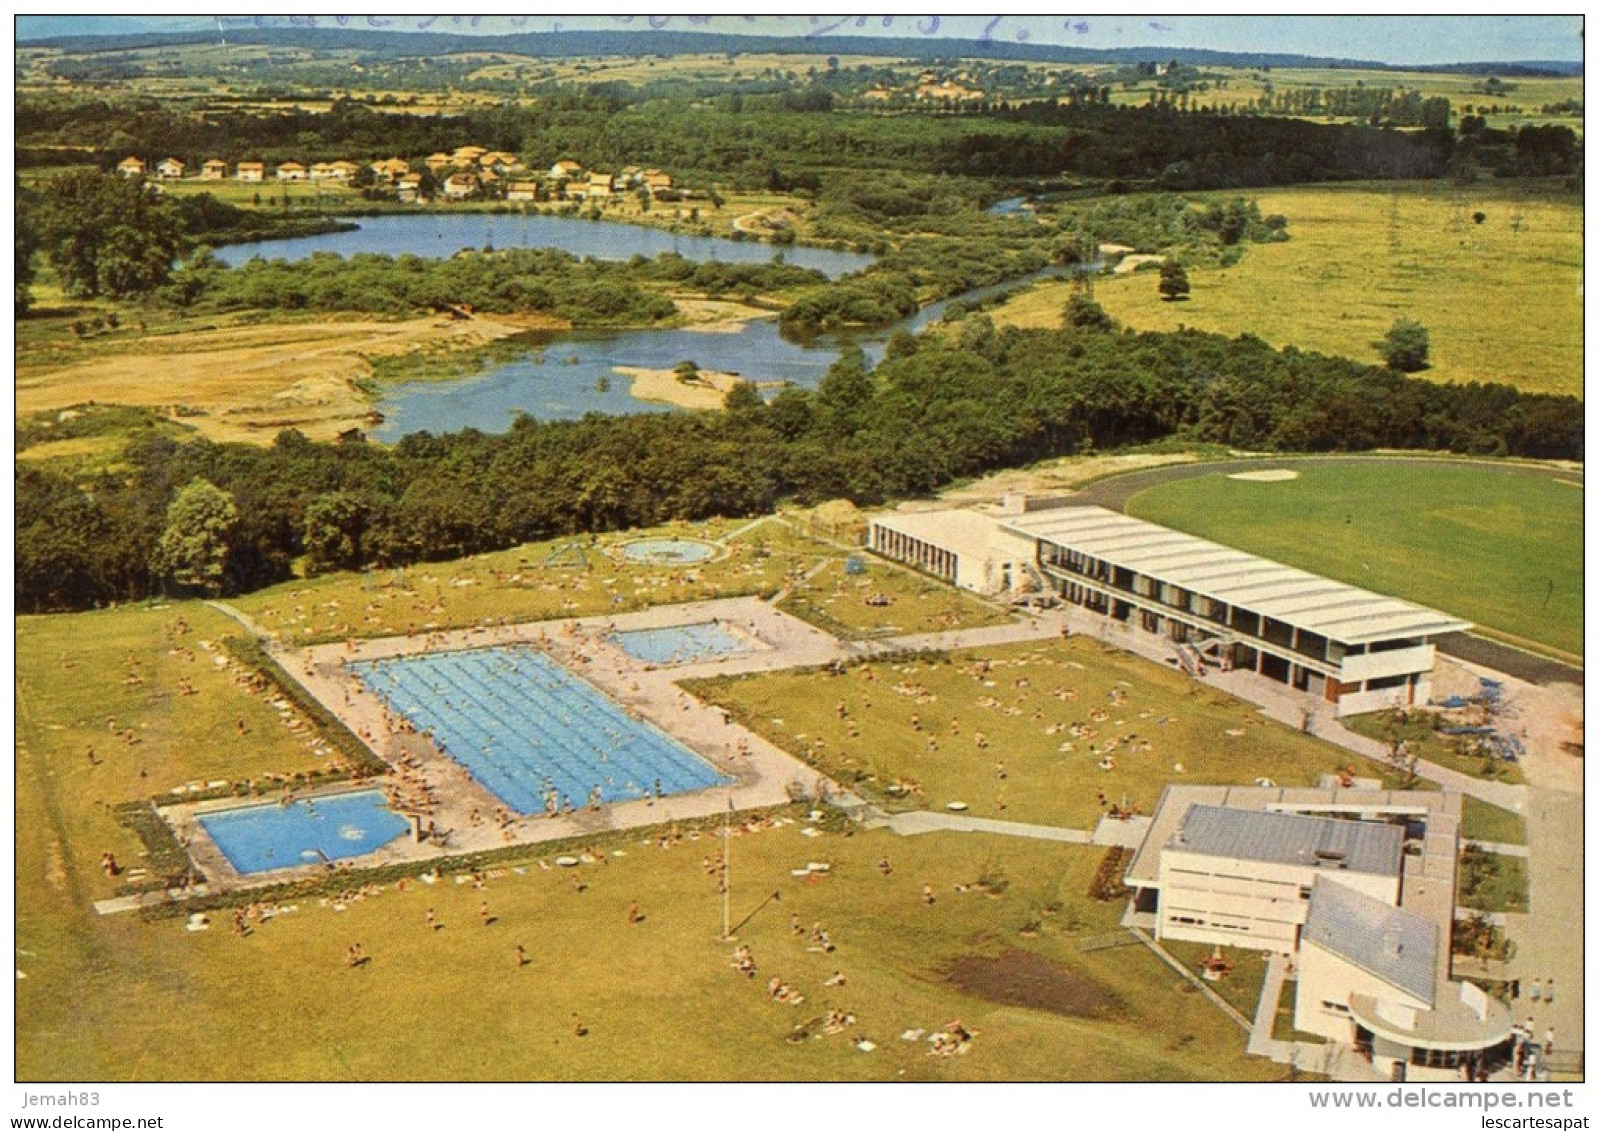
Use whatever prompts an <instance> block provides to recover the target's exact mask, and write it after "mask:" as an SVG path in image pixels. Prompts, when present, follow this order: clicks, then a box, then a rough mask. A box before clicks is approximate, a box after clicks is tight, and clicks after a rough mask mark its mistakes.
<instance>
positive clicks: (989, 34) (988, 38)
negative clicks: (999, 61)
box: [977, 16, 1005, 43]
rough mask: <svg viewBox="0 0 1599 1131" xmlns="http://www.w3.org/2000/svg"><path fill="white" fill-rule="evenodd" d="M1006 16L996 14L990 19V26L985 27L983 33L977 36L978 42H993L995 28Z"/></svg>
mask: <svg viewBox="0 0 1599 1131" xmlns="http://www.w3.org/2000/svg"><path fill="white" fill-rule="evenodd" d="M1004 18H1005V17H1004V16H995V17H994V18H993V19H991V20H989V21H988V26H987V27H985V28H984V29H983V34H982V35H980V36H978V37H977V42H978V43H992V42H994V29H995V28H997V27H998V26H999V23H1000V21H1001V20H1003V19H1004Z"/></svg>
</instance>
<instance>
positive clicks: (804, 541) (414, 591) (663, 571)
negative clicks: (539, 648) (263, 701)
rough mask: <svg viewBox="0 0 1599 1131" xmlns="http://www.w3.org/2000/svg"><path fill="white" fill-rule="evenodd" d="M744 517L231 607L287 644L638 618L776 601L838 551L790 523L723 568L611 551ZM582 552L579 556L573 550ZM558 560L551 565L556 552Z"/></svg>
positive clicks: (344, 577) (479, 559)
mask: <svg viewBox="0 0 1599 1131" xmlns="http://www.w3.org/2000/svg"><path fill="white" fill-rule="evenodd" d="M747 525H748V524H747V523H746V522H744V521H742V520H716V521H712V522H705V523H695V524H689V523H681V524H676V525H674V526H671V527H662V528H659V529H657V530H655V531H653V532H640V531H629V532H626V533H621V534H606V535H597V536H590V535H581V536H575V537H571V538H557V539H553V540H551V541H549V542H537V543H531V544H528V545H525V546H518V547H515V548H513V549H510V550H502V551H499V552H497V553H492V554H480V555H477V556H475V557H470V558H463V559H461V560H459V561H453V562H440V563H430V564H423V565H415V566H407V567H406V568H405V569H404V570H401V571H393V570H380V571H374V572H373V573H372V574H371V575H369V576H366V575H359V574H350V573H337V574H327V575H325V576H322V577H317V578H313V579H311V580H307V581H296V582H285V583H283V584H281V585H277V586H273V587H272V588H270V589H262V590H259V591H257V592H255V593H251V594H248V595H246V596H242V597H239V598H237V599H236V600H234V601H233V602H232V603H233V604H234V605H236V606H237V607H238V608H240V609H242V610H244V611H245V612H247V613H248V614H249V615H250V616H252V617H254V618H255V619H256V620H257V622H258V623H260V624H261V626H262V627H264V628H266V629H267V630H269V631H271V632H274V633H276V634H278V635H279V636H280V637H281V638H282V639H284V640H285V641H291V642H294V643H306V642H310V641H327V640H340V639H344V638H346V637H351V636H356V637H365V636H392V635H395V634H397V633H403V632H406V631H408V630H410V629H413V628H414V629H428V630H431V629H434V628H463V627H469V626H472V625H477V624H484V623H493V624H498V623H501V622H502V621H503V622H510V623H515V622H520V621H534V620H549V619H553V618H558V617H572V616H594V615H598V614H603V613H623V612H636V611H638V610H640V609H644V608H648V607H650V606H652V605H669V604H677V603H680V602H683V601H697V600H707V599H711V598H716V597H737V596H745V595H749V594H763V595H764V594H771V593H776V592H777V591H778V590H779V589H780V588H782V585H783V582H784V581H785V580H787V579H788V578H790V577H791V576H793V577H798V576H799V575H800V574H801V573H803V572H804V571H805V570H807V569H810V568H811V567H813V566H815V565H816V564H817V563H819V562H821V561H822V560H823V559H824V558H827V557H830V556H833V555H837V554H840V553H841V552H840V551H839V550H837V549H836V548H834V547H832V546H828V545H826V544H824V543H821V542H817V541H814V540H813V539H810V538H807V537H806V536H805V535H803V534H801V533H799V532H798V531H796V530H794V529H793V528H791V527H789V526H788V525H786V524H785V523H782V522H777V521H768V522H764V523H761V524H760V525H758V526H754V527H752V528H749V529H747V530H745V531H744V533H741V534H738V536H737V537H734V538H732V539H731V540H730V541H729V542H728V552H727V553H725V554H723V555H721V556H720V557H719V558H718V559H717V560H715V561H711V562H708V563H706V564H703V565H693V566H682V565H679V566H650V565H634V564H630V563H627V562H623V561H621V560H619V559H618V557H617V556H616V553H615V551H616V549H617V547H619V546H620V545H621V544H622V543H624V542H629V541H632V540H634V539H637V538H640V537H645V536H649V535H652V534H653V535H661V536H667V535H670V536H673V537H683V538H691V539H700V540H706V541H716V540H719V539H723V538H726V537H727V536H729V535H731V534H734V533H735V532H737V531H739V530H740V529H742V528H744V527H746V526H747ZM573 547H580V548H581V555H579V553H578V551H577V549H574V548H573ZM557 551H559V552H560V555H559V557H558V558H557V559H556V560H554V561H552V555H556V553H557Z"/></svg>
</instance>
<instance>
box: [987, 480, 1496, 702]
mask: <svg viewBox="0 0 1599 1131" xmlns="http://www.w3.org/2000/svg"><path fill="white" fill-rule="evenodd" d="M1003 528H1004V529H1005V530H1007V531H1009V532H1010V533H1012V534H1019V535H1022V536H1024V537H1026V538H1029V539H1031V540H1032V541H1033V543H1034V546H1035V548H1036V553H1037V559H1036V562H1037V567H1038V569H1039V570H1040V571H1041V572H1042V573H1043V574H1044V576H1046V577H1047V578H1048V579H1049V580H1050V583H1051V584H1052V585H1053V586H1054V588H1055V589H1056V591H1057V592H1058V593H1059V594H1060V596H1061V597H1062V598H1064V599H1065V600H1068V601H1072V602H1075V603H1077V604H1080V605H1084V606H1086V607H1088V608H1090V609H1094V610H1096V611H1098V612H1101V613H1104V614H1106V615H1107V616H1109V617H1111V618H1112V619H1114V620H1118V621H1123V622H1130V623H1133V624H1136V625H1137V626H1139V627H1141V628H1143V629H1145V630H1147V631H1149V632H1156V633H1163V634H1165V635H1167V636H1169V637H1170V638H1171V640H1172V641H1173V642H1174V643H1176V644H1187V645H1190V646H1193V647H1194V648H1195V649H1196V650H1197V651H1199V652H1201V653H1203V654H1204V655H1206V656H1208V657H1210V658H1211V659H1212V660H1214V661H1215V662H1217V663H1219V664H1221V666H1222V667H1224V668H1236V667H1243V668H1247V669H1249V670H1253V671H1256V672H1259V673H1260V674H1261V675H1265V676H1268V677H1270V678H1272V679H1275V680H1277V681H1278V682H1280V683H1285V684H1288V685H1290V686H1292V687H1294V688H1296V689H1298V690H1300V691H1304V692H1308V693H1309V694H1311V695H1315V696H1318V697H1320V698H1324V699H1326V700H1327V701H1328V702H1329V703H1332V704H1334V705H1335V708H1336V710H1337V713H1338V714H1340V715H1346V714H1355V713H1358V712H1361V711H1374V710H1379V709H1381V708H1384V707H1392V706H1409V705H1411V704H1413V703H1416V702H1426V700H1427V699H1428V697H1429V696H1430V694H1431V678H1430V677H1431V673H1432V665H1433V653H1434V649H1433V641H1434V639H1435V638H1437V637H1439V636H1442V635H1444V634H1446V633H1452V632H1463V631H1465V630H1466V629H1468V628H1470V627H1471V625H1470V623H1469V622H1468V621H1463V620H1461V619H1459V618H1458V617H1452V616H1449V615H1447V614H1445V613H1440V612H1438V611H1436V610H1434V609H1429V608H1425V607H1424V606H1421V605H1416V604H1412V603H1411V602H1409V601H1403V600H1400V599H1399V598H1397V597H1387V596H1383V595H1382V594H1380V593H1373V592H1371V591H1369V590H1366V589H1361V588H1359V587H1357V586H1354V585H1347V584H1345V583H1344V582H1341V581H1333V580H1331V579H1329V578H1325V577H1320V576H1318V575H1316V574H1314V573H1309V572H1307V571H1305V570H1302V569H1295V568H1294V567H1292V566H1286V565H1283V564H1281V563H1279V562H1274V561H1271V560H1270V559H1268V558H1261V557H1257V556H1255V555H1254V554H1246V553H1244V552H1243V551H1242V550H1235V549H1233V548H1231V547H1229V546H1222V545H1219V544H1217V543H1215V542H1211V541H1208V540H1207V539H1204V538H1198V537H1195V536H1194V535H1192V534H1184V533H1182V532H1181V531H1177V530H1172V529H1170V528H1168V527H1165V526H1158V525H1156V524H1155V523H1153V522H1144V521H1142V520H1140V519H1136V518H1129V517H1128V516H1126V515H1124V514H1118V513H1116V512H1115V511H1110V510H1106V509H1105V508H1103V507H1061V508H1059V509H1055V510H1048V511H1040V512H1037V513H1033V514H1023V515H1018V516H1016V517H1014V518H1011V519H1008V520H1006V521H1005V522H1004V523H1003Z"/></svg>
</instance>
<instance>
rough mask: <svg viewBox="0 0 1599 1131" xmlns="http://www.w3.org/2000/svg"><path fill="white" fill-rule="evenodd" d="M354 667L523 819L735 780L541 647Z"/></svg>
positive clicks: (443, 654) (448, 654) (410, 658)
mask: <svg viewBox="0 0 1599 1131" xmlns="http://www.w3.org/2000/svg"><path fill="white" fill-rule="evenodd" d="M350 670H351V671H352V672H354V673H355V674H356V675H357V676H359V677H360V679H361V680H362V681H363V682H364V683H365V684H366V685H367V686H368V687H369V688H371V689H372V691H373V692H374V693H375V694H376V695H377V696H378V697H379V698H381V699H382V700H383V701H384V703H386V704H387V705H388V707H389V709H390V710H392V711H394V712H396V713H397V714H400V715H404V716H405V717H406V718H407V719H409V720H410V721H411V723H412V725H413V726H415V727H416V729H417V730H419V731H431V732H432V737H433V743H434V745H435V746H437V747H438V748H439V750H441V751H442V752H443V753H445V754H447V755H449V756H450V757H451V758H453V759H455V760H456V761H457V762H459V763H460V764H461V765H463V766H465V767H466V769H467V771H468V772H469V773H471V775H472V776H473V777H474V778H475V779H477V781H478V783H479V784H481V785H482V786H483V787H484V788H485V789H487V790H488V791H489V792H490V793H492V794H494V796H496V797H498V798H499V799H500V800H501V801H502V802H504V803H505V805H506V806H507V807H508V808H510V809H511V810H512V811H514V812H516V813H521V814H527V813H543V812H548V811H549V810H550V808H551V806H552V805H555V806H560V805H563V804H567V803H570V804H571V805H573V806H581V805H583V804H585V803H587V802H589V801H599V802H602V803H605V802H612V801H632V800H637V799H639V798H642V797H646V796H649V795H650V794H652V793H654V794H659V795H661V796H665V795H667V794H674V793H692V792H694V791H696V790H701V789H706V788H708V787H710V786H713V785H717V784H719V783H721V782H724V781H726V780H728V779H726V778H724V777H723V776H722V775H721V774H719V773H718V772H717V771H716V770H715V768H714V767H712V766H711V765H710V763H708V762H706V761H704V760H703V759H702V758H700V756H699V755H697V754H695V753H694V752H693V751H692V750H690V749H689V748H688V747H686V746H684V745H683V744H682V743H680V742H678V741H677V740H676V739H674V738H672V737H670V736H669V735H667V734H666V733H665V732H664V731H661V730H659V729H657V728H656V727H654V726H651V725H650V724H649V723H646V722H643V721H641V720H639V719H635V718H633V717H631V716H630V715H628V714H627V713H626V712H625V711H623V710H622V708H621V707H620V706H619V705H617V704H616V703H615V702H613V701H612V700H611V699H609V698H607V697H606V696H605V694H604V693H603V692H601V691H600V690H599V689H598V688H596V687H594V686H593V685H592V684H590V683H587V682H586V681H584V680H582V679H579V678H578V677H577V676H575V675H573V674H571V673H570V672H568V671H567V670H566V669H564V668H562V667H561V666H560V665H559V664H557V663H555V662H554V661H553V660H551V659H550V658H549V657H547V656H545V655H544V654H543V653H541V652H537V651H535V650H534V649H532V648H526V647H503V648H480V649H473V650H471V651H464V652H436V653H432V654H430V655H422V656H401V657H397V658H395V659H391V660H371V661H360V662H357V663H353V664H351V665H350Z"/></svg>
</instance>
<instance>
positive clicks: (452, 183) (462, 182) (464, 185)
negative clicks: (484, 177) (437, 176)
mask: <svg viewBox="0 0 1599 1131" xmlns="http://www.w3.org/2000/svg"><path fill="white" fill-rule="evenodd" d="M477 191H478V179H477V177H475V176H473V175H472V174H471V173H451V174H450V175H449V176H448V177H445V178H444V195H445V196H447V197H448V198H450V199H451V200H465V199H466V198H467V197H469V196H475V195H476V194H477Z"/></svg>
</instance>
